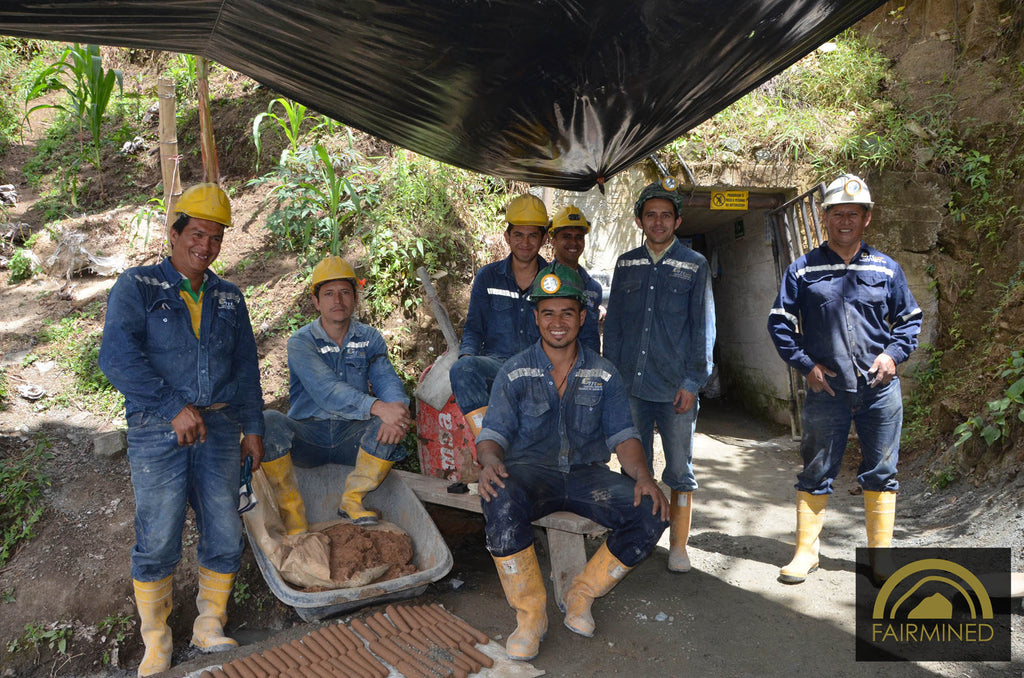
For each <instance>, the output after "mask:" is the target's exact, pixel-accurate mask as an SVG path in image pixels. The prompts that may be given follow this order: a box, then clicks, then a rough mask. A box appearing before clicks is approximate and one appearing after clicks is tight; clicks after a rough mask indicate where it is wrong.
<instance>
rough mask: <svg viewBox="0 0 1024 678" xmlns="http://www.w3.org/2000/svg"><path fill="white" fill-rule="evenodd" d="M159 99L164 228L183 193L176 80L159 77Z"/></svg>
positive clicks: (157, 90) (167, 225)
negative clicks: (164, 209)
mask: <svg viewBox="0 0 1024 678" xmlns="http://www.w3.org/2000/svg"><path fill="white" fill-rule="evenodd" d="M156 92H157V94H156V96H157V101H158V102H159V104H160V173H161V176H162V178H163V183H164V207H165V208H166V214H165V216H164V230H166V229H167V228H168V227H170V225H171V223H170V222H171V215H172V214H174V205H175V203H177V202H178V196H179V195H181V178H180V176H179V172H178V162H179V160H180V156H179V155H178V121H177V119H176V118H175V116H176V111H175V108H176V100H175V94H174V80H172V79H170V78H159V79H158V80H157V85H156Z"/></svg>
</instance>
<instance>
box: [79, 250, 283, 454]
mask: <svg viewBox="0 0 1024 678" xmlns="http://www.w3.org/2000/svg"><path fill="white" fill-rule="evenodd" d="M204 276H205V280H206V291H205V292H204V293H203V311H202V320H201V322H200V325H199V339H196V335H195V333H194V332H193V331H192V318H191V316H190V315H189V312H188V307H187V306H185V302H184V301H183V300H182V298H181V295H180V293H179V285H180V284H181V280H182V275H181V274H180V273H178V271H177V270H176V269H175V268H174V266H172V265H171V260H170V258H166V259H164V260H163V261H162V262H161V263H159V264H157V265H154V266H139V267H136V268H130V269H128V270H127V271H125V272H124V273H122V274H121V276H120V277H119V278H118V279H117V282H116V283H114V286H113V288H111V290H110V296H109V297H108V299H107V317H106V322H105V323H104V325H103V343H102V345H101V346H100V355H99V365H100V369H101V370H103V374H105V375H107V379H109V380H110V383H111V384H113V385H114V388H116V389H117V390H118V391H120V392H121V393H123V394H124V399H125V414H126V416H129V417H130V416H131V415H132V414H135V413H136V412H143V413H146V414H152V415H156V416H158V417H160V418H161V419H164V420H166V421H170V420H171V419H173V418H174V417H175V416H176V415H177V414H178V413H179V412H181V410H182V409H184V407H185V406H186V405H189V404H192V405H195V406H196V407H206V406H208V405H212V404H213V403H228V404H230V405H232V407H233V409H234V410H235V412H236V413H237V416H238V422H239V424H240V425H241V427H242V432H243V433H245V434H247V435H248V434H256V435H263V391H262V390H261V389H260V371H259V363H258V358H257V355H256V340H255V338H254V337H253V334H252V326H251V325H250V323H249V312H248V311H247V310H246V307H245V299H243V298H242V293H241V291H239V289H238V288H237V287H236V286H234V285H233V284H231V283H229V282H228V281H226V280H222V279H221V278H219V277H217V275H216V274H215V273H214V272H213V271H210V270H207V271H206V273H205V274H204Z"/></svg>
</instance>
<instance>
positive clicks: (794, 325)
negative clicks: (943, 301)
mask: <svg viewBox="0 0 1024 678" xmlns="http://www.w3.org/2000/svg"><path fill="white" fill-rule="evenodd" d="M921 320H922V313H921V309H920V308H919V307H918V305H917V302H916V301H915V300H914V296H913V295H912V294H911V293H910V288H909V287H908V286H907V278H906V276H905V275H904V273H903V269H902V268H900V265H899V264H897V263H896V262H895V261H893V260H892V259H891V258H889V257H888V256H886V255H885V254H882V253H881V252H879V251H878V250H876V249H874V248H872V247H868V246H867V245H865V244H864V243H861V248H860V252H858V253H857V255H856V256H854V258H853V259H852V260H851V261H850V264H849V265H847V264H846V263H845V262H844V261H843V258H842V257H840V256H839V255H838V254H836V253H835V252H833V251H832V250H831V249H829V247H828V244H827V243H826V244H824V245H821V246H820V247H817V248H815V249H813V250H811V251H810V252H808V253H807V254H805V255H804V256H802V257H800V258H799V259H797V260H796V261H795V262H793V263H792V264H790V265H789V268H787V269H786V275H785V276H784V277H783V279H782V286H781V289H780V290H779V296H778V297H776V298H775V303H774V304H773V305H772V310H771V312H770V313H769V314H768V333H769V334H771V337H772V341H773V342H775V348H776V350H777V351H778V352H779V355H780V356H781V357H782V359H783V360H785V361H786V363H787V364H789V365H790V366H791V367H793V368H795V369H797V370H799V371H800V373H801V374H805V375H806V374H807V373H808V372H810V371H811V370H812V369H814V366H815V364H818V363H820V364H822V365H824V366H825V367H827V368H828V369H830V370H832V371H833V372H835V373H836V376H835V377H827V379H828V381H829V385H830V386H832V390H842V391H850V392H856V391H857V378H858V377H862V378H865V379H866V378H867V372H868V370H869V369H870V368H871V364H872V363H873V362H874V361H875V358H876V357H878V355H879V354H880V353H886V354H888V355H889V356H890V357H891V358H892V359H893V362H895V363H896V364H897V365H899V364H900V363H902V362H903V361H905V360H906V359H907V358H908V357H909V356H910V353H911V352H912V351H913V350H914V348H916V347H917V335H918V333H919V332H920V331H921Z"/></svg>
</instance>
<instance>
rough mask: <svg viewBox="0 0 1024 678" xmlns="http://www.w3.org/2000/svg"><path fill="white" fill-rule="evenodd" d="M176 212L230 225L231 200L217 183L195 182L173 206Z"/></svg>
mask: <svg viewBox="0 0 1024 678" xmlns="http://www.w3.org/2000/svg"><path fill="white" fill-rule="evenodd" d="M174 210H175V212H177V213H178V214H187V215H188V216H190V217H195V218H196V219H207V220H208V221H214V222H216V223H218V224H222V225H223V226H225V227H227V226H230V225H231V201H230V200H228V194H227V193H225V192H224V191H223V190H221V188H220V186H218V185H217V184H196V185H195V186H192V187H190V188H187V189H186V190H185V192H184V193H182V194H181V197H180V198H178V202H177V204H175V206H174Z"/></svg>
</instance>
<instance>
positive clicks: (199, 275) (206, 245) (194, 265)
mask: <svg viewBox="0 0 1024 678" xmlns="http://www.w3.org/2000/svg"><path fill="white" fill-rule="evenodd" d="M170 239H171V265H172V266H174V268H175V270H177V271H178V273H180V274H181V275H183V276H184V277H186V278H188V279H189V281H190V282H192V283H193V287H194V286H195V283H196V282H197V281H202V279H203V273H204V272H205V271H206V269H208V268H209V267H210V266H211V265H212V264H213V262H214V261H215V260H216V259H217V255H218V254H220V245H221V242H222V241H223V240H224V226H223V225H222V224H218V223H217V222H216V221H210V220H208V219H197V218H195V217H189V220H188V223H187V224H185V228H183V229H181V233H178V232H177V231H176V230H174V229H173V228H172V229H171V233H170Z"/></svg>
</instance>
